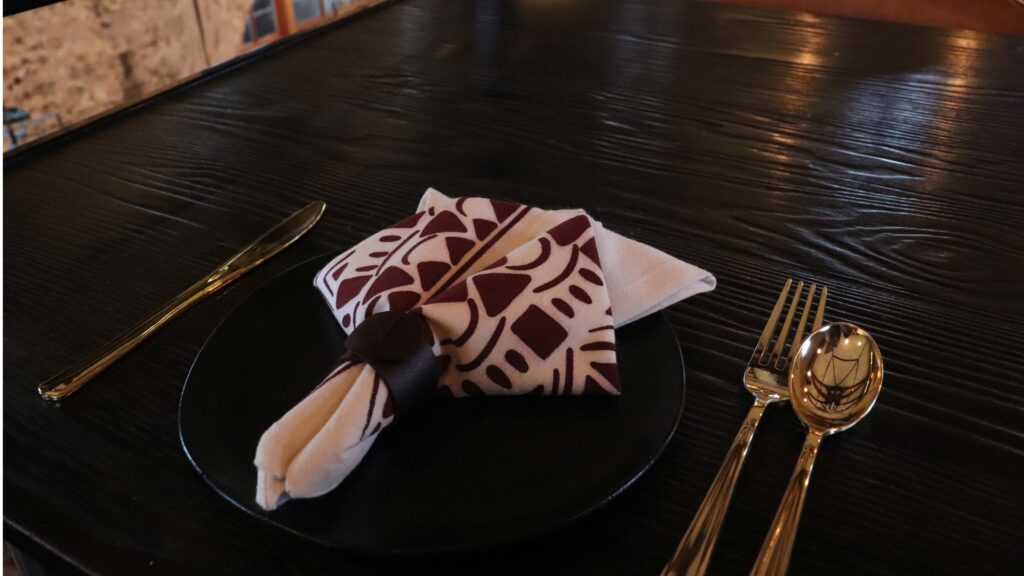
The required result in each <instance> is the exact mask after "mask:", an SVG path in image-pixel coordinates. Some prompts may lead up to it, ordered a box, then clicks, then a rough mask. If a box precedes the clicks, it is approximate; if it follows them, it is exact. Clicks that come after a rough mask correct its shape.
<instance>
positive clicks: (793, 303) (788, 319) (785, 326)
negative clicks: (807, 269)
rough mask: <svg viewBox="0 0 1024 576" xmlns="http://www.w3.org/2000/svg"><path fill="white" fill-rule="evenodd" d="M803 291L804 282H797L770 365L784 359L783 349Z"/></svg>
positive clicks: (776, 340) (769, 359)
mask: <svg viewBox="0 0 1024 576" xmlns="http://www.w3.org/2000/svg"><path fill="white" fill-rule="evenodd" d="M803 291H804V281H803V280H801V281H799V282H797V284H796V292H793V297H792V298H790V299H789V311H787V312H786V320H785V321H784V322H783V323H782V330H780V331H779V337H778V338H776V339H775V349H774V350H772V355H771V356H769V357H768V362H769V363H772V359H773V358H774V359H775V361H776V362H777V361H778V359H779V358H781V357H782V349H783V347H785V346H786V337H787V336H789V326H790V325H791V324H792V323H793V314H794V313H795V312H796V308H797V305H798V304H800V293H801V292H803Z"/></svg>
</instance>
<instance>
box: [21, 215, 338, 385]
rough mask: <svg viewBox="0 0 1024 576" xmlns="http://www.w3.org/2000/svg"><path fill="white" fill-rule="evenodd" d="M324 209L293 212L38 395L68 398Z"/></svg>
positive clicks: (285, 244) (308, 225) (267, 255)
mask: <svg viewBox="0 0 1024 576" xmlns="http://www.w3.org/2000/svg"><path fill="white" fill-rule="evenodd" d="M326 207H327V204H325V203H324V202H322V201H320V200H317V201H315V202H311V203H309V205H307V206H306V207H305V208H303V209H301V210H299V211H297V212H295V213H294V214H292V215H291V216H289V217H288V218H286V219H285V220H284V221H282V222H281V223H279V224H278V225H277V226H274V227H273V228H271V229H270V230H269V231H268V232H266V233H265V234H263V235H262V236H260V237H259V238H257V239H256V240H255V241H254V242H253V243H252V244H249V245H248V246H246V247H245V248H243V249H242V250H241V251H240V252H239V253H238V254H235V255H234V256H232V257H231V258H230V259H228V260H227V261H226V262H224V263H223V264H221V265H220V266H219V267H217V269H216V270H214V271H213V272H210V273H209V274H208V275H207V276H206V277H205V278H203V279H202V280H200V281H198V282H196V283H195V284H193V285H192V286H190V287H189V288H188V289H187V290H185V291H184V292H182V293H181V294H179V295H178V296H176V297H175V298H174V299H173V300H171V301H170V302H168V303H167V304H166V305H165V306H164V307H163V308H161V309H160V310H158V311H157V312H155V313H153V314H152V315H150V316H148V317H147V318H145V319H144V320H142V321H141V322H139V323H138V324H135V325H134V326H132V327H131V328H129V329H128V330H126V331H125V332H124V333H123V334H121V335H120V336H118V337H117V338H115V339H114V340H112V341H111V342H108V343H107V344H105V345H104V346H103V347H101V348H100V349H99V350H96V351H95V352H93V353H92V354H90V355H89V356H87V357H85V358H83V359H82V360H79V361H78V362H76V363H74V364H72V365H71V366H70V367H68V368H66V369H64V370H62V371H61V372H60V373H59V374H57V375H56V376H54V377H52V378H50V379H49V380H47V381H46V382H43V383H42V384H40V385H39V394H40V395H42V397H43V398H45V399H47V400H51V401H59V400H63V399H64V398H67V397H68V396H70V395H71V394H73V393H74V392H75V391H76V390H78V389H79V388H81V387H82V385H83V384H85V383H86V382H88V381H89V380H91V379H92V378H93V377H94V376H96V375H97V374H99V373H100V372H102V371H103V370H104V369H106V368H107V367H108V366H110V365H111V364H113V363H114V362H116V361H117V360H118V359H119V358H121V357H122V356H124V355H125V354H126V353H128V351H129V350H131V349H132V348H135V346H137V345H138V344H139V343H140V342H142V341H143V340H145V339H146V338H148V337H149V336H150V335H151V334H153V333H154V332H156V331H157V330H158V329H160V327H161V326H163V325H164V324H166V323H167V322H169V321H170V320H171V319H173V318H175V317H176V316H178V315H179V314H181V313H182V312H184V311H185V310H187V309H188V308H189V307H190V306H192V305H193V304H195V303H196V302H198V301H200V300H202V299H203V298H204V297H205V296H207V295H209V294H212V293H214V292H216V291H217V290H220V289H221V288H223V287H224V286H227V285H228V284H229V283H231V281H233V280H234V279H236V278H238V277H239V276H241V275H242V274H245V273H246V272H248V271H249V270H252V269H253V268H255V267H256V266H258V265H260V264H262V263H263V262H264V261H265V260H266V259H267V258H270V257H271V256H273V255H275V254H277V253H278V252H280V251H281V250H283V249H285V248H287V247H288V246H290V245H291V244H292V243H293V242H295V241H296V240H298V239H299V238H301V237H302V235H303V234H305V233H306V232H307V231H309V229H310V228H312V227H313V226H314V225H315V224H316V223H317V221H318V220H319V219H320V215H321V214H323V212H324V208H326Z"/></svg>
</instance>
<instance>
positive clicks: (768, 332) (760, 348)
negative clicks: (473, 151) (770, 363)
mask: <svg viewBox="0 0 1024 576" xmlns="http://www.w3.org/2000/svg"><path fill="white" fill-rule="evenodd" d="M792 285H793V279H792V278H787V279H786V285H785V286H783V287H782V292H779V299H778V300H776V301H775V308H772V314H771V316H769V317H768V322H767V323H766V324H765V325H764V332H761V339H760V340H758V342H757V348H755V349H754V354H757V355H759V356H762V355H764V351H765V350H766V349H767V348H768V343H769V342H771V341H772V333H773V332H775V323H776V322H778V321H779V314H781V313H782V305H783V304H785V303H786V295H787V294H789V287H790V286H792Z"/></svg>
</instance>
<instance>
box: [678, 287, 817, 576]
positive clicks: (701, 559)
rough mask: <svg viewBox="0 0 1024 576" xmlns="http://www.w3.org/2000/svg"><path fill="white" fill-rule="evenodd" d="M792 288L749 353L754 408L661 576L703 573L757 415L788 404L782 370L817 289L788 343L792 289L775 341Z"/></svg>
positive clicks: (795, 299)
mask: <svg viewBox="0 0 1024 576" xmlns="http://www.w3.org/2000/svg"><path fill="white" fill-rule="evenodd" d="M792 285H793V279H792V278H790V279H788V280H786V285H785V286H784V287H783V288H782V292H781V293H780V294H779V298H778V300H776V301H775V307H774V308H773V309H772V313H771V316H769V317H768V322H767V324H766V325H765V327H764V331H763V332H762V333H761V338H760V340H758V342H757V347H756V348H754V353H753V355H751V357H750V361H749V362H748V363H747V369H746V371H745V372H744V374H743V383H744V385H745V386H746V388H747V390H749V391H750V393H751V394H753V395H754V405H753V406H751V408H750V411H749V412H748V413H747V418H746V420H745V421H744V422H743V426H741V427H740V430H739V432H738V433H737V434H736V438H735V439H734V440H733V442H732V446H731V447H730V448H729V451H728V452H727V453H726V455H725V461H724V462H722V467H721V468H720V469H719V470H718V475H717V476H715V480H714V482H712V483H711V488H709V489H708V492H707V495H705V496H704V501H703V502H701V505H700V508H699V509H698V510H697V514H696V516H694V518H693V521H692V522H691V523H690V527H689V528H688V529H687V531H686V534H685V535H684V536H683V539H682V541H681V542H680V543H679V547H678V548H677V549H676V553H675V555H674V556H673V557H672V560H670V561H669V563H668V565H666V566H665V569H664V570H663V571H662V573H661V574H662V576H681V575H686V576H698V575H700V574H704V572H705V571H706V570H707V567H708V563H709V562H710V560H711V553H712V552H713V550H714V547H715V541H716V540H717V539H718V534H719V532H720V531H721V528H722V522H723V520H724V519H725V513H726V510H727V509H728V508H729V501H730V500H731V499H732V492H733V489H734V488H735V486H736V479H737V478H739V475H740V470H741V468H742V467H743V462H744V460H745V459H746V457H747V451H748V450H749V449H750V443H751V442H752V441H753V439H754V432H756V431H757V425H758V424H759V423H760V422H761V415H762V414H763V413H764V409H765V408H766V407H767V406H768V405H769V404H771V403H773V402H778V401H780V400H788V399H789V388H788V387H787V385H786V380H787V376H788V370H787V368H788V365H789V362H790V360H791V357H792V355H793V354H794V353H795V352H796V349H797V347H798V346H799V345H800V342H801V340H802V339H803V334H804V328H805V327H806V326H807V317H808V313H809V312H810V310H811V308H812V307H813V305H814V302H815V294H816V292H817V286H816V285H814V284H811V285H810V287H809V288H808V290H807V295H806V297H805V298H804V300H803V307H802V311H801V314H800V320H799V321H798V322H797V324H796V330H795V333H794V335H793V337H792V338H789V332H790V328H791V325H792V323H793V317H794V315H795V313H796V311H797V309H798V308H800V306H799V304H800V295H801V293H802V292H803V289H804V283H803V281H801V282H799V283H797V285H796V290H795V291H794V292H793V295H792V297H791V298H790V300H789V307H788V310H787V312H786V316H785V319H784V320H783V322H782V327H781V328H780V329H779V330H778V334H777V335H776V328H777V326H778V322H779V317H780V316H781V315H782V310H783V307H784V306H785V304H786V296H787V295H789V293H790V289H791V288H792ZM827 297H828V288H827V287H822V289H821V292H820V294H819V295H818V299H817V311H816V313H815V315H814V323H813V327H812V329H811V330H812V331H815V330H817V329H818V328H820V327H821V323H822V320H823V317H824V315H825V301H826V299H827ZM773 336H774V337H775V339H774V345H772V340H773ZM787 343H788V346H787Z"/></svg>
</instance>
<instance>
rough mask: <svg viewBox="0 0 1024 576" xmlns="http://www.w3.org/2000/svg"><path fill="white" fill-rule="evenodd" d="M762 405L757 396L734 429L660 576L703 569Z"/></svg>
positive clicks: (694, 574)
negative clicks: (706, 489)
mask: <svg viewBox="0 0 1024 576" xmlns="http://www.w3.org/2000/svg"><path fill="white" fill-rule="evenodd" d="M766 406H768V402H765V401H763V400H760V399H758V400H755V401H754V405H753V406H751V407H750V411H749V412H747V419H746V420H744V421H743V426H742V427H740V430H739V432H737V433H736V438H735V439H734V440H733V441H732V446H731V447H730V448H729V452H728V453H727V454H726V455H725V461H724V462H722V467H721V468H719V469H718V475H717V476H715V481H714V482H712V483H711V488H709V489H708V493H707V494H706V495H705V496H704V501H703V502H701V504H700V508H699V509H698V510H697V515H696V516H694V518H693V522H691V523H690V527H689V528H688V529H687V530H686V534H685V535H684V536H683V539H682V541H681V542H679V548H677V549H676V553H675V556H673V557H672V560H670V561H669V563H668V564H667V565H666V566H665V569H664V570H662V572H661V576H684V575H685V576H699V575H701V574H704V572H705V571H706V570H707V568H708V563H709V562H710V561H711V553H712V552H713V551H714V548H715V541H716V540H718V533H719V532H720V531H721V529H722V521H723V520H725V512H726V510H728V508H729V501H730V500H732V491H733V488H735V487H736V480H737V478H739V476H740V470H741V469H742V468H743V461H744V460H746V459H747V451H748V450H749V449H750V443H751V442H753V440H754V432H756V431H757V425H758V424H759V423H760V422H761V415H762V414H764V409H765V407H766Z"/></svg>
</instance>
